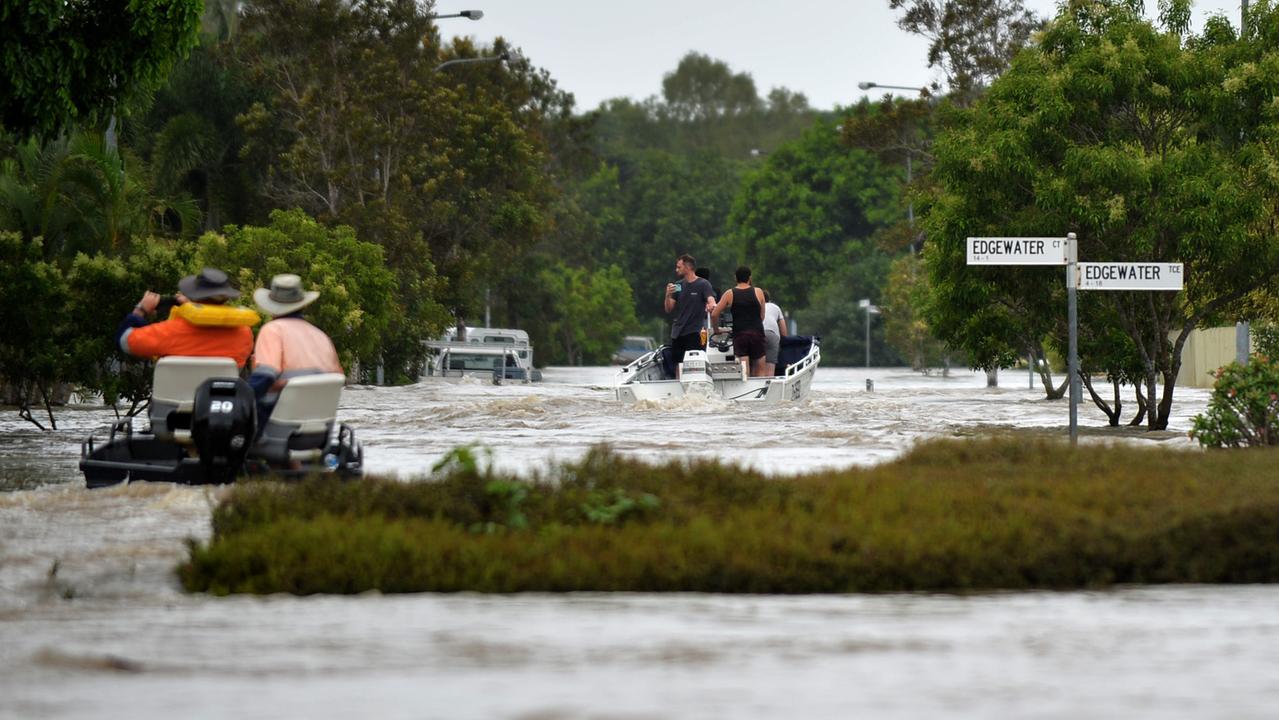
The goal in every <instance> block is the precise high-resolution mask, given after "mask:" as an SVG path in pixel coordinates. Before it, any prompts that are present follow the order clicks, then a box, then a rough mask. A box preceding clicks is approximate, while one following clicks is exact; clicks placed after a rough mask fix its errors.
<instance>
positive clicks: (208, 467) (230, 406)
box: [191, 378, 258, 482]
mask: <svg viewBox="0 0 1279 720" xmlns="http://www.w3.org/2000/svg"><path fill="white" fill-rule="evenodd" d="M257 414H258V413H257V404H256V402H255V401H254V398H253V389H252V388H250V387H249V384H248V383H246V382H244V381H243V380H240V379H239V378H235V379H231V378H212V379H209V380H205V381H204V382H203V383H201V384H200V387H198V388H196V391H195V405H194V407H193V408H192V410H191V440H192V441H194V442H195V447H196V449H197V450H198V451H199V453H200V464H201V465H203V466H204V470H205V473H206V475H207V477H208V481H209V482H231V481H232V480H235V476H236V475H237V474H238V473H239V472H240V469H241V468H242V467H244V457H245V455H247V454H248V452H249V446H250V445H252V444H253V438H254V436H255V435H256V433H257Z"/></svg>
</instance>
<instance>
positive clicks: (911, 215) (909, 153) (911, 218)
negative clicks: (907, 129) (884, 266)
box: [857, 80, 928, 254]
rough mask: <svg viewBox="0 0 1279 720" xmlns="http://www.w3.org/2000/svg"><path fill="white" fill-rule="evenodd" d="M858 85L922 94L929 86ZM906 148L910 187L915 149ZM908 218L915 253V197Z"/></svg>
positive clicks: (907, 183)
mask: <svg viewBox="0 0 1279 720" xmlns="http://www.w3.org/2000/svg"><path fill="white" fill-rule="evenodd" d="M857 87H858V88H859V89H861V90H872V89H874V88H884V89H885V90H913V91H914V92H917V93H919V94H920V95H921V96H922V95H927V94H928V88H926V87H915V86H913V85H880V84H879V83H877V82H870V81H868V80H864V81H862V82H859V83H857ZM905 150H906V186H907V187H910V183H911V180H912V177H911V176H912V174H913V173H912V170H913V168H912V167H911V166H912V164H913V162H912V157H911V156H912V155H914V150H912V149H911V148H909V147H907V148H905ZM906 220H907V222H908V223H909V224H910V252H911V254H914V253H915V201H914V200H913V199H911V200H910V201H908V203H907V205H906Z"/></svg>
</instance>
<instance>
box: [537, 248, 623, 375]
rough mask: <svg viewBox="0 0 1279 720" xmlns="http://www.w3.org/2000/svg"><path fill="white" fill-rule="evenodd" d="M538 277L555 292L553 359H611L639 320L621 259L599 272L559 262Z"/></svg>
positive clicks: (594, 361) (596, 361)
mask: <svg viewBox="0 0 1279 720" xmlns="http://www.w3.org/2000/svg"><path fill="white" fill-rule="evenodd" d="M538 282H539V283H540V284H541V285H542V287H544V288H546V291H547V292H548V293H549V294H550V296H551V298H552V301H551V303H552V304H551V308H552V309H551V313H550V317H549V331H550V337H551V340H552V341H553V342H554V343H555V345H554V346H553V348H550V350H551V352H550V358H551V362H553V363H564V364H568V365H581V364H588V365H601V364H607V363H608V361H609V357H610V356H611V355H612V353H613V351H614V350H616V349H617V348H618V346H619V345H620V344H621V342H622V336H623V335H625V334H626V331H627V330H629V329H630V328H632V327H634V326H635V323H636V320H635V311H634V306H633V305H632V304H631V287H630V285H628V284H627V282H626V278H624V277H623V276H622V271H621V270H620V269H619V268H618V267H617V266H616V265H609V266H608V267H606V268H603V269H600V270H596V271H594V272H591V271H588V270H581V269H577V268H570V267H566V266H564V265H563V264H556V265H554V266H552V267H551V268H549V269H547V270H543V271H542V274H541V275H540V276H539V277H538Z"/></svg>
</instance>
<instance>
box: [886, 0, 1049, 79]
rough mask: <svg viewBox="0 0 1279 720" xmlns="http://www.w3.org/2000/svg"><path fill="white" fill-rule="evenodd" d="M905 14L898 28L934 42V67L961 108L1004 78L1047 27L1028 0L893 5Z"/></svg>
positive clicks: (916, 0)
mask: <svg viewBox="0 0 1279 720" xmlns="http://www.w3.org/2000/svg"><path fill="white" fill-rule="evenodd" d="M888 7H889V8H890V9H892V10H904V12H903V14H902V16H901V17H900V18H898V20H897V26H898V27H900V28H901V29H903V30H905V31H906V32H908V33H912V34H915V35H920V36H923V37H924V38H926V39H927V40H928V41H929V46H928V67H936V68H940V69H941V71H942V73H943V74H944V75H945V76H946V85H947V86H948V87H949V89H950V92H951V94H952V97H954V98H955V99H956V100H957V101H959V102H961V103H965V102H967V101H968V100H971V99H972V98H973V97H974V96H975V94H976V92H977V91H978V90H980V89H981V88H983V87H985V86H986V85H988V84H989V83H990V82H991V81H992V80H994V79H995V78H996V77H998V76H999V75H1000V74H1001V73H1003V71H1004V70H1005V69H1007V67H1008V65H1009V63H1010V62H1011V61H1012V58H1013V56H1014V55H1016V54H1017V51H1018V50H1020V49H1021V48H1023V47H1025V46H1026V44H1027V43H1028V42H1029V41H1030V38H1031V35H1032V34H1033V33H1034V32H1035V31H1036V30H1038V29H1040V27H1042V25H1043V23H1042V21H1041V20H1039V19H1038V18H1037V17H1035V14H1034V13H1032V12H1031V11H1029V10H1027V9H1026V8H1025V6H1024V4H1023V3H1022V0H888Z"/></svg>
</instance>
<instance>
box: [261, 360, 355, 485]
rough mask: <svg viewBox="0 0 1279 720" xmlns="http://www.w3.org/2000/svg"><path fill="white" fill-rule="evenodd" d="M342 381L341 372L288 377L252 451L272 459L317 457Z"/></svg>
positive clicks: (330, 424) (332, 418) (330, 426)
mask: <svg viewBox="0 0 1279 720" xmlns="http://www.w3.org/2000/svg"><path fill="white" fill-rule="evenodd" d="M345 384H346V376H344V375H343V374H342V373H323V374H319V375H300V376H298V377H295V378H292V379H290V380H289V381H288V383H286V384H285V385H284V388H282V389H281V390H280V399H279V400H277V401H276V403H275V409H274V410H272V411H271V417H270V419H268V420H267V422H266V425H264V426H263V428H262V431H261V433H259V435H258V439H257V442H256V443H254V445H253V450H252V452H251V454H252V455H253V456H255V457H260V458H263V459H264V460H266V461H268V462H273V463H285V462H288V461H290V460H313V459H318V458H319V457H320V455H322V454H323V452H324V448H325V447H326V446H327V445H328V442H329V435H330V433H331V432H332V431H333V423H335V422H336V421H337V414H338V401H339V400H341V399H342V387H343V386H344V385H345Z"/></svg>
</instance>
